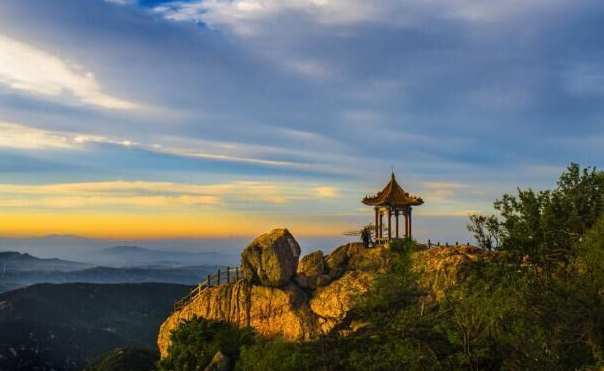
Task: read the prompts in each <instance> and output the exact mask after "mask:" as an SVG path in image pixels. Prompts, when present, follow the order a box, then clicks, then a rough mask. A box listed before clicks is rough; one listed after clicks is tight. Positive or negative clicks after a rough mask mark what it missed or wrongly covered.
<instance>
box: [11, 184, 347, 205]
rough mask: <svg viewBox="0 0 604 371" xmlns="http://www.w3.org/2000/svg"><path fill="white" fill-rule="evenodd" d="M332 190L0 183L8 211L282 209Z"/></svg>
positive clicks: (296, 186) (276, 186) (269, 186)
mask: <svg viewBox="0 0 604 371" xmlns="http://www.w3.org/2000/svg"><path fill="white" fill-rule="evenodd" d="M337 194H338V190H337V188H335V187H331V186H318V187H317V186H314V187H313V186H312V184H299V183H269V182H248V181H240V182H232V183H223V184H184V183H171V182H148V181H107V182H93V183H61V184H47V185H25V184H0V206H2V207H12V208H51V209H63V208H97V207H111V206H130V207H140V208H167V209H172V208H179V207H187V206H218V205H220V206H221V207H229V206H234V205H242V204H245V205H247V206H251V205H260V204H285V203H289V202H292V201H296V200H312V199H320V198H326V197H327V198H330V197H335V196H337Z"/></svg>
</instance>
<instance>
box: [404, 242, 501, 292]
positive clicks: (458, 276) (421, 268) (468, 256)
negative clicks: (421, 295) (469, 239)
mask: <svg viewBox="0 0 604 371" xmlns="http://www.w3.org/2000/svg"><path fill="white" fill-rule="evenodd" d="M496 257H497V253H496V252H492V251H488V250H485V249H481V248H479V247H476V246H467V245H463V246H462V245H457V246H451V247H441V248H432V249H426V250H423V251H418V252H417V253H415V254H414V256H413V267H412V268H413V269H414V270H415V271H416V272H418V273H420V275H419V277H420V278H419V284H420V285H421V286H423V287H424V288H425V289H427V291H428V292H429V293H430V295H431V296H432V299H433V300H440V299H441V298H442V297H443V294H444V291H445V290H446V289H447V288H448V287H450V286H452V285H456V284H458V283H460V282H462V281H464V280H465V279H466V278H467V277H468V275H469V274H470V272H471V271H472V270H474V269H476V268H477V267H479V266H480V265H482V264H485V263H487V262H489V261H491V260H493V259H495V258H496Z"/></svg>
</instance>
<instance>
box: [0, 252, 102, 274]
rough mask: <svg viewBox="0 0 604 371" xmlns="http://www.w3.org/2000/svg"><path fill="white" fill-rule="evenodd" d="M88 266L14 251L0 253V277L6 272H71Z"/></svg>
mask: <svg viewBox="0 0 604 371" xmlns="http://www.w3.org/2000/svg"><path fill="white" fill-rule="evenodd" d="M90 266H91V265H90V264H85V263H78V262H72V261H68V260H61V259H57V258H51V259H43V258H37V257H35V256H32V255H29V254H27V253H19V252H16V251H2V252H0V276H1V275H2V273H4V272H6V271H7V270H8V271H31V270H50V271H71V270H77V269H84V268H87V267H90Z"/></svg>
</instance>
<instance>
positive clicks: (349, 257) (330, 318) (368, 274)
mask: <svg viewBox="0 0 604 371" xmlns="http://www.w3.org/2000/svg"><path fill="white" fill-rule="evenodd" d="M475 250H476V251H475ZM487 253H488V252H485V251H484V250H481V249H472V248H446V249H445V248H442V249H441V248H438V249H430V250H423V251H418V252H417V253H416V256H417V259H414V260H417V261H418V262H420V263H419V264H420V265H421V267H418V268H417V269H425V271H426V272H427V274H428V275H429V276H430V278H426V279H425V281H424V282H423V284H424V285H425V286H426V288H429V289H440V288H442V287H443V285H447V284H453V283H455V281H457V280H461V279H463V278H464V273H463V272H465V271H466V270H467V269H469V268H468V266H470V265H473V264H476V263H479V262H480V261H483V260H484V259H486V258H488V256H487V255H488V254H487ZM478 255H480V256H478ZM299 256H300V246H299V245H298V243H297V242H296V240H295V239H294V237H293V236H292V235H291V234H290V233H289V231H288V230H287V229H275V230H273V231H272V232H270V233H267V234H264V235H262V236H260V237H258V238H257V239H255V240H254V241H253V242H252V243H250V244H249V245H248V246H247V247H246V248H245V249H244V250H243V252H242V254H241V261H242V266H243V269H244V275H245V278H246V279H244V280H239V281H237V282H234V283H230V284H224V285H221V286H218V287H208V288H206V289H205V290H203V291H202V292H201V293H200V294H199V295H198V296H197V297H195V298H194V299H193V300H192V301H191V302H190V303H188V304H187V305H185V306H184V307H182V308H181V309H180V310H177V311H175V312H173V313H172V314H171V315H170V316H169V317H168V318H167V319H166V320H165V322H164V323H163V324H162V325H161V328H160V333H159V338H158V346H159V350H160V353H161V355H162V357H165V356H166V355H167V353H168V347H169V344H170V333H171V332H172V331H173V330H174V329H175V328H176V327H178V325H179V324H180V322H181V321H182V320H189V319H192V318H194V317H201V318H206V319H210V320H223V321H227V322H230V323H233V324H236V325H238V326H251V327H253V328H254V329H255V330H256V332H258V333H259V334H260V335H263V336H266V337H282V338H284V339H285V340H288V341H301V340H308V339H312V338H315V337H317V336H319V335H321V334H326V333H328V332H329V331H331V330H332V329H334V328H335V327H337V328H338V329H341V330H343V331H352V330H353V327H354V326H353V325H352V318H349V317H351V316H350V315H349V314H350V312H351V310H352V309H353V305H354V300H355V298H356V297H357V296H359V295H362V294H363V293H365V292H367V291H368V290H371V287H372V283H373V280H374V279H375V277H376V275H379V274H384V273H386V272H387V271H388V269H389V266H390V259H391V251H390V248H389V245H388V244H386V245H378V246H375V247H371V248H367V247H365V246H364V245H363V244H362V243H349V244H346V245H342V246H340V247H338V248H336V249H335V250H334V251H333V252H332V253H331V254H329V255H323V253H322V252H321V251H315V252H313V253H311V254H309V255H307V256H305V257H303V258H302V259H299Z"/></svg>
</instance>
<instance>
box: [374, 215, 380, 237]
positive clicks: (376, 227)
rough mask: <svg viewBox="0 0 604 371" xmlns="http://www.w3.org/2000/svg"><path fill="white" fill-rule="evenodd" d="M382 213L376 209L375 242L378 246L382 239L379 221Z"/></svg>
mask: <svg viewBox="0 0 604 371" xmlns="http://www.w3.org/2000/svg"><path fill="white" fill-rule="evenodd" d="M379 215H380V211H379V210H378V208H377V207H376V208H375V240H376V241H375V242H376V244H377V239H378V238H379V237H380V221H379Z"/></svg>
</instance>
